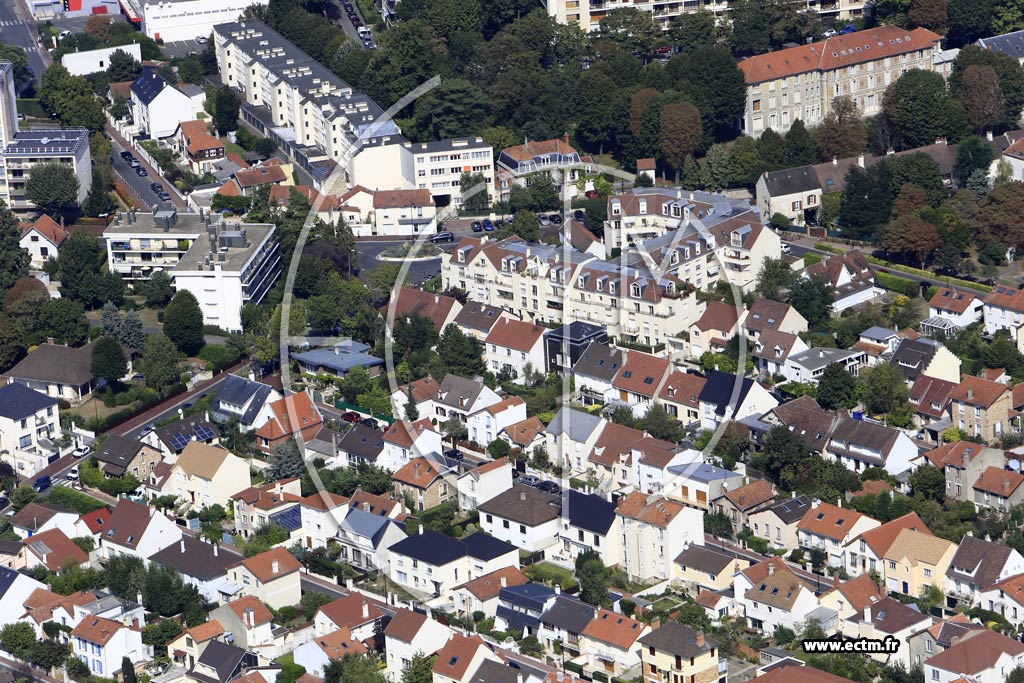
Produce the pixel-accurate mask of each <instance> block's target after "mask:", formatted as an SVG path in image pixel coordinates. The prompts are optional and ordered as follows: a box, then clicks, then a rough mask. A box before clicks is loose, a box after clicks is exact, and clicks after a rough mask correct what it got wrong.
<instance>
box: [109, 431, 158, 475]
mask: <svg viewBox="0 0 1024 683" xmlns="http://www.w3.org/2000/svg"><path fill="white" fill-rule="evenodd" d="M93 457H94V458H96V460H97V461H99V467H100V471H102V472H103V474H105V475H106V476H108V477H121V476H124V475H126V474H129V475H131V476H133V477H135V478H136V479H138V480H140V481H142V480H145V479H148V478H149V475H150V474H152V473H153V468H154V467H155V466H156V464H157V463H159V462H161V461H162V460H163V453H161V452H160V451H158V450H157V449H155V448H153V447H152V446H149V445H148V444H145V443H142V442H140V441H137V440H135V439H129V438H127V437H124V436H121V435H119V434H111V435H109V436H108V437H107V440H106V441H104V442H103V446H102V447H100V448H98V449H96V451H95V452H94V453H93Z"/></svg>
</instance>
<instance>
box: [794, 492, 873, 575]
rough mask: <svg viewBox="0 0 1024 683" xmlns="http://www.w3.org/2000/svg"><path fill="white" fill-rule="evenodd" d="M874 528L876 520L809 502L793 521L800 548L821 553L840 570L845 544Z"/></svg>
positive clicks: (819, 503) (832, 506) (830, 563)
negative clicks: (805, 508) (799, 515)
mask: <svg viewBox="0 0 1024 683" xmlns="http://www.w3.org/2000/svg"><path fill="white" fill-rule="evenodd" d="M877 526H880V524H879V522H878V520H876V519H872V518H871V517H868V516H867V515H863V514H861V513H859V512H857V511H856V510H848V509H844V508H841V507H837V506H835V505H832V504H831V503H822V502H820V501H812V502H811V508H810V509H809V510H807V512H805V513H804V516H803V518H802V519H801V520H800V521H799V522H797V525H796V528H797V539H798V541H799V543H800V547H801V548H805V549H807V550H814V549H815V548H817V549H819V550H822V551H824V552H825V554H826V555H827V556H828V565H829V566H830V567H842V566H843V565H844V564H845V563H844V561H843V560H844V555H845V548H846V545H847V544H848V543H849V542H850V541H851V540H852V539H854V538H857V537H858V536H860V535H861V534H862V533H864V532H865V531H868V530H869V529H874V528H875V527H877Z"/></svg>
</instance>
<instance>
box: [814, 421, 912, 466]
mask: <svg viewBox="0 0 1024 683" xmlns="http://www.w3.org/2000/svg"><path fill="white" fill-rule="evenodd" d="M917 453H918V451H917V446H915V445H914V442H913V441H912V440H911V439H910V437H909V436H907V435H906V434H904V433H903V432H902V431H900V430H898V429H893V428H891V427H886V426H884V425H880V424H877V423H875V422H868V421H866V420H856V419H854V418H852V417H841V418H839V421H838V422H837V423H836V425H835V427H834V428H833V429H832V434H831V436H830V437H829V440H828V445H827V446H826V447H825V452H824V456H825V457H826V458H829V459H831V460H835V461H837V462H839V463H841V464H842V465H843V466H845V467H846V468H847V469H850V470H853V471H854V472H860V471H862V470H864V469H867V468H868V467H882V468H884V469H885V471H886V472H888V473H889V474H891V475H893V476H894V477H898V476H899V475H901V474H903V473H904V472H907V471H908V470H911V469H913V462H912V461H913V459H914V458H915V456H917Z"/></svg>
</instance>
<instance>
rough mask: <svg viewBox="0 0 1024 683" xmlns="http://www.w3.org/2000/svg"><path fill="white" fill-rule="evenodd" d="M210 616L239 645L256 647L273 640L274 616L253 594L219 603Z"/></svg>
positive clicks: (268, 643)
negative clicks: (221, 625)
mask: <svg viewBox="0 0 1024 683" xmlns="http://www.w3.org/2000/svg"><path fill="white" fill-rule="evenodd" d="M210 618H212V619H216V620H217V621H218V622H220V623H221V624H223V625H224V628H225V629H226V630H227V632H228V633H230V634H231V635H232V637H233V639H234V642H235V643H236V644H238V645H239V646H240V647H244V648H257V647H263V646H267V645H270V644H271V643H273V642H274V634H273V629H274V624H273V620H274V616H273V615H272V614H271V613H270V610H269V609H267V606H266V605H264V604H263V602H261V601H260V599H259V598H258V597H256V596H255V595H246V596H245V597H240V598H237V599H235V600H232V601H231V602H227V603H221V605H220V606H219V607H217V608H216V609H215V610H213V611H212V612H210Z"/></svg>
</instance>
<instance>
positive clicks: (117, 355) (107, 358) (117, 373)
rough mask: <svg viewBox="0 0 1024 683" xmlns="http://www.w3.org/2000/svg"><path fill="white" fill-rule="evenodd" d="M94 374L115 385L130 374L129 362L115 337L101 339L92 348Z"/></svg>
mask: <svg viewBox="0 0 1024 683" xmlns="http://www.w3.org/2000/svg"><path fill="white" fill-rule="evenodd" d="M92 374H94V375H96V376H97V377H100V378H101V379H105V380H106V381H107V382H109V383H111V384H113V383H115V382H118V381H120V380H121V378H122V377H124V376H125V375H127V374H128V361H127V360H126V359H125V357H124V351H122V350H121V345H120V344H119V343H118V342H117V340H116V339H114V338H113V337H100V338H99V339H97V340H96V343H95V344H93V347H92Z"/></svg>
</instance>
